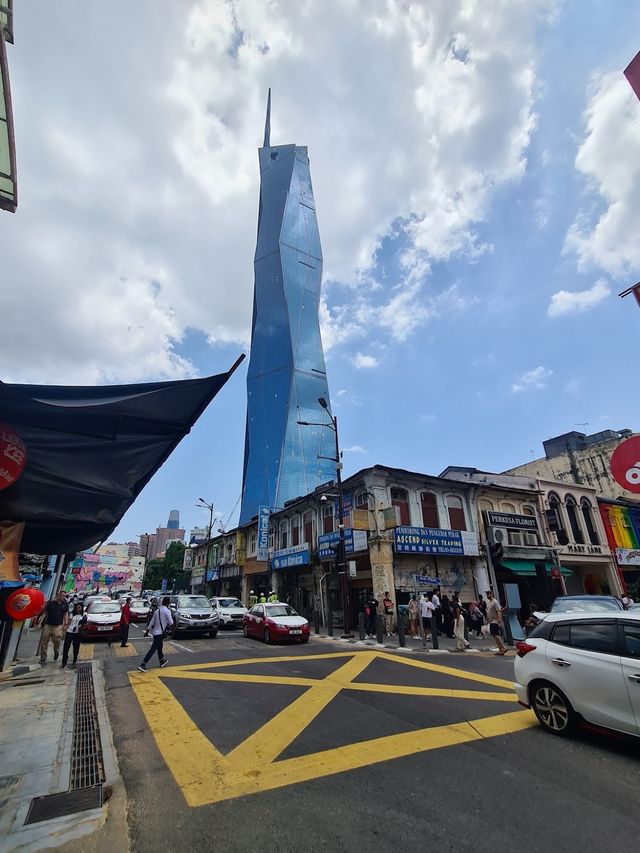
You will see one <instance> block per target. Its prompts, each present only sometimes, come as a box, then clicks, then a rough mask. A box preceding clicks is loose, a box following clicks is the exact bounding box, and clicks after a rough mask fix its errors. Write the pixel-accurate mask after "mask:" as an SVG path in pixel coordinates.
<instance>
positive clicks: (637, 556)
mask: <svg viewBox="0 0 640 853" xmlns="http://www.w3.org/2000/svg"><path fill="white" fill-rule="evenodd" d="M616 560H617V561H618V564H619V565H620V566H638V568H640V551H639V550H637V549H636V550H634V551H632V550H630V549H629V548H616Z"/></svg>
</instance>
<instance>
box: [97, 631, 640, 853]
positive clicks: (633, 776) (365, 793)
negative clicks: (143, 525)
mask: <svg viewBox="0 0 640 853" xmlns="http://www.w3.org/2000/svg"><path fill="white" fill-rule="evenodd" d="M133 635H134V644H135V646H136V647H137V648H138V649H144V644H143V643H142V642H141V641H139V640H137V639H136V637H137V635H138V632H133ZM145 642H146V641H145ZM178 642H179V644H180V646H181V647H182V648H178V647H173V648H172V649H171V654H170V656H169V658H170V664H169V666H168V667H167V668H166V669H163V670H158V669H155V667H156V665H157V662H156V661H154V662H153V663H152V664H150V671H149V673H147V674H141V673H138V672H137V671H136V669H135V667H136V665H137V663H138V658H137V657H128V658H122V657H115V656H113V655H111V656H106V655H105V661H104V663H105V674H106V680H107V705H108V710H109V715H110V719H111V723H112V727H113V734H114V740H115V744H116V748H117V751H118V758H119V761H120V769H121V772H122V774H123V777H124V781H125V785H126V789H127V795H128V800H129V829H130V835H131V842H132V849H133V850H134V851H135V853H147V851H148V852H149V853H157V851H158V850H171V851H173V850H176V851H177V850H185V851H200V850H202V851H205V850H206V851H210V850H212V849H224V850H229V851H245V850H249V849H253V848H256V847H258V846H259V847H260V848H262V847H266V848H267V849H269V850H270V851H292V850H296V849H305V850H314V851H315V850H329V851H358V853H361V851H363V850H375V851H379V850H382V851H387V850H389V851H396V850H399V849H401V848H402V849H407V848H408V846H409V845H414V844H415V845H417V849H425V848H426V849H436V850H438V851H443V850H449V849H451V850H455V851H457V853H460V851H467V850H469V851H474V853H479V851H489V850H491V851H495V850H504V849H510V848H511V849H513V848H514V847H515V849H517V850H519V851H529V850H531V851H533V850H535V851H539V850H540V849H545V848H549V847H553V848H557V849H561V850H563V851H565V853H567V851H580V853H584V851H590V850H603V849H605V850H612V849H618V850H631V849H635V848H636V847H637V845H638V820H637V815H636V813H637V778H638V771H639V770H640V744H639V743H637V742H636V741H630V740H628V739H624V740H622V739H615V738H610V737H605V736H601V735H597V734H594V733H591V732H584V733H581V734H579V735H578V736H577V737H576V738H575V739H573V740H561V739H559V738H555V737H553V736H551V735H548V734H546V733H544V732H543V731H542V730H541V729H540V728H538V727H537V725H535V724H534V723H533V720H532V716H531V715H530V714H529V712H526V711H523V710H522V709H521V708H520V707H519V706H518V705H517V704H516V703H515V701H514V698H513V694H512V692H511V691H510V689H509V687H508V683H510V682H511V679H512V673H513V664H512V661H511V660H509V659H504V658H494V657H482V656H479V655H468V656H462V655H460V656H458V655H454V654H449V655H438V656H436V655H431V656H429V655H428V654H427V655H415V654H414V655H409V654H407V653H398V654H390V653H383V654H382V655H381V656H378V655H376V654H375V653H372V652H371V650H364V651H359V647H356V646H348V645H343V644H340V643H337V642H333V643H331V642H328V641H320V640H314V639H313V638H312V640H311V642H310V643H309V644H308V645H307V646H269V647H266V646H264V645H263V644H262V643H260V642H259V641H255V640H245V639H243V638H242V637H241V636H239V635H238V634H237V633H235V632H233V633H224V632H221V633H219V634H218V637H217V639H215V640H210V639H201V640H200V639H195V638H188V639H186V640H182V639H180V640H179V641H178ZM98 656H100V655H98ZM241 661H242V663H240V662H241ZM420 661H421V662H424V663H426V664H427V667H426V668H425V667H424V666H420V665H418V666H416V665H412V662H420ZM222 663H226V664H227V665H226V666H221V665H220V664H222ZM151 667H154V668H153V669H152V668H151ZM464 676H469V677H464ZM272 721H273V722H272ZM152 730H153V733H152Z"/></svg>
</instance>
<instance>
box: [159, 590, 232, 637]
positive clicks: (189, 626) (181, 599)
mask: <svg viewBox="0 0 640 853" xmlns="http://www.w3.org/2000/svg"><path fill="white" fill-rule="evenodd" d="M169 608H170V610H171V615H172V616H173V629H172V634H173V636H174V637H177V636H178V634H180V633H182V632H185V633H187V632H188V633H190V634H195V633H199V634H208V635H209V636H210V637H215V636H216V635H217V633H218V625H219V623H220V617H219V616H218V612H217V610H214V609H213V607H212V606H211V605H210V604H209V602H208V601H207V599H206V598H205V597H204V595H186V594H185V595H171V596H169Z"/></svg>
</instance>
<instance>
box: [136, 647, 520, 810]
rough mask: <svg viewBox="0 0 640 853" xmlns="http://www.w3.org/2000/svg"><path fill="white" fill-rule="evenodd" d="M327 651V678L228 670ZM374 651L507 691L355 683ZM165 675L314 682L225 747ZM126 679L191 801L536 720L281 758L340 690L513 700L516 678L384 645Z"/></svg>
mask: <svg viewBox="0 0 640 853" xmlns="http://www.w3.org/2000/svg"><path fill="white" fill-rule="evenodd" d="M331 658H345V662H344V663H343V664H342V666H340V667H338V669H336V670H335V671H334V672H332V673H330V674H329V675H327V676H326V677H324V678H306V677H297V676H283V675H253V674H250V675H246V674H244V673H243V674H239V673H233V672H228V671H227V670H229V669H232V668H233V667H236V666H250V665H253V664H270V663H288V662H296V663H297V664H298V665H299V666H300V665H304V661H306V660H324V659H331ZM377 659H382V660H387V661H393V662H394V663H396V664H398V665H400V666H403V665H404V666H413V667H416V668H418V669H422V670H426V671H428V672H436V673H440V674H442V675H448V676H451V677H453V678H456V679H462V680H463V681H467V682H476V683H477V684H482V685H491V686H493V687H500V688H503V689H504V690H506V691H508V692H502V691H500V692H497V691H488V690H469V689H455V688H454V689H447V688H434V687H414V686H408V685H395V684H375V683H369V682H360V681H354V679H355V678H357V677H358V676H359V675H360V674H361V673H362V672H364V670H365V669H366V668H367V667H368V666H369V664H371V663H372V662H373V661H375V660H377ZM219 670H221V671H219ZM166 678H182V679H189V680H191V679H193V680H200V681H222V682H227V683H243V684H274V685H293V686H297V687H307V688H308V689H307V690H305V692H304V693H303V694H302V695H301V696H299V697H298V698H297V699H295V700H294V701H293V702H291V703H290V704H289V705H288V706H287V707H286V708H284V709H283V710H282V711H280V712H279V713H278V714H276V715H275V716H274V717H272V718H271V719H270V720H269V721H268V722H267V723H265V724H264V725H263V726H261V728H259V729H258V730H257V731H255V732H254V733H253V734H252V735H250V736H249V737H248V738H246V740H244V741H243V742H242V743H241V744H239V745H238V746H236V747H235V748H234V749H232V750H231V751H230V752H228V753H227V754H226V755H223V754H222V753H221V752H219V750H217V749H216V748H215V746H214V745H213V744H212V743H211V741H210V740H209V739H208V738H207V737H205V735H204V734H203V733H202V732H201V731H200V729H199V728H198V727H197V725H196V724H195V723H194V721H193V720H192V719H191V717H190V716H189V715H188V714H187V712H186V711H185V710H184V708H183V707H182V705H180V703H179V702H178V700H177V699H176V698H175V697H174V696H173V694H172V693H171V691H170V690H169V688H168V687H167V686H166V685H165V684H164V683H163V682H164V679H166ZM129 680H130V682H131V686H132V688H133V690H134V692H135V694H136V696H137V698H138V702H139V703H140V707H141V708H142V711H143V713H144V715H145V717H146V718H147V722H148V724H149V728H150V729H151V732H152V734H153V736H154V738H155V741H156V744H157V745H158V749H159V750H160V753H161V755H162V757H163V759H164V761H165V762H166V764H167V766H168V768H169V770H170V771H171V773H172V775H173V777H174V779H175V781H176V784H177V785H178V787H179V788H180V790H181V791H182V793H183V795H184V797H185V800H186V801H187V804H188V805H189V806H203V805H207V804H209V803H216V802H221V801H222V800H230V799H233V798H235V797H240V796H245V795H247V794H257V793H260V792H261V791H268V790H272V789H274V788H280V787H283V786H285V785H294V784H297V783H299V782H306V781H309V780H311V779H318V778H320V777H322V776H330V775H333V774H334V773H343V772H345V771H347V770H354V769H356V768H359V767H366V766H368V765H370V764H378V763H380V762H382V761H389V760H391V759H393V758H401V757H403V756H406V755H415V754H417V753H420V752H427V751H428V750H431V749H440V748H442V747H445V746H453V745H454V744H460V743H468V742H470V741H474V740H480V739H482V738H487V737H496V736H498V735H503V734H509V733H511V732H517V731H522V730H524V729H528V728H530V727H531V726H533V725H535V724H536V720H535V717H534V715H533V714H532V713H531V712H530V711H511V712H508V713H503V714H497V715H495V716H490V717H481V718H478V719H474V720H469V721H467V722H460V723H451V724H449V725H444V726H429V727H427V728H423V729H418V730H416V731H412V732H406V733H402V734H396V735H389V736H387V737H378V738H372V739H371V740H366V741H359V742H357V743H352V744H348V745H346V746H341V747H337V748H332V749H326V750H322V751H320V752H316V753H313V754H311V755H303V756H299V757H297V758H287V759H284V760H281V761H278V756H279V755H281V754H282V753H283V752H284V751H285V750H286V748H287V747H288V746H289V745H290V744H291V743H293V741H294V740H295V739H296V738H297V737H298V736H299V735H300V734H301V733H302V732H303V731H304V729H305V728H307V726H309V725H310V724H311V723H312V721H313V720H314V719H315V718H316V717H317V716H318V714H320V712H321V711H322V710H323V709H324V708H326V707H327V705H329V703H330V702H331V701H332V700H333V699H334V698H335V697H336V696H337V695H338V694H339V693H340V692H341V691H343V690H358V691H370V692H375V693H391V694H396V695H405V696H416V697H420V696H422V697H429V696H439V697H445V698H451V699H471V700H482V701H496V702H512V701H515V699H516V697H515V694H514V692H513V683H512V682H511V681H506V680H505V679H502V678H494V677H492V676H485V675H480V674H478V673H474V672H466V671H464V670H460V669H455V668H454V667H448V666H441V665H439V664H432V663H426V662H424V661H417V660H411V659H405V658H399V657H396V656H394V655H391V654H389V653H387V652H378V651H371V652H355V653H354V652H338V653H336V654H327V655H323V654H319V655H305V656H290V657H272V658H264V657H261V658H245V659H243V660H233V661H221V662H216V663H208V664H202V663H200V664H187V665H185V666H174V667H170V668H169V667H168V668H166V669H162V670H160V669H158V670H150V671H149V672H148V673H145V674H142V673H138V672H130V673H129ZM194 755H197V756H198V760H197V761H194V760H193V757H194Z"/></svg>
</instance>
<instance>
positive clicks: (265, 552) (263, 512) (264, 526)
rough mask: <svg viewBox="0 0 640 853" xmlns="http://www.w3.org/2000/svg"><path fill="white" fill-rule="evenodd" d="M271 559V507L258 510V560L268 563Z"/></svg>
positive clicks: (262, 507)
mask: <svg viewBox="0 0 640 853" xmlns="http://www.w3.org/2000/svg"><path fill="white" fill-rule="evenodd" d="M268 559H269V507H268V506H261V507H260V508H259V509H258V548H257V551H256V560H258V561H259V562H261V563H266V562H267V560H268Z"/></svg>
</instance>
